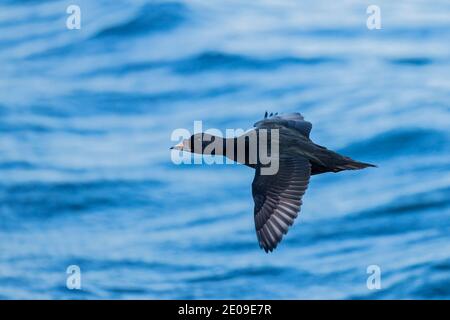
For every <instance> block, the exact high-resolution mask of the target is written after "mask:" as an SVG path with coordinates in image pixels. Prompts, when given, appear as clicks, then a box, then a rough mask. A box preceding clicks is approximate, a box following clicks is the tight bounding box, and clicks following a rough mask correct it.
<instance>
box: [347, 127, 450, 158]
mask: <svg viewBox="0 0 450 320" xmlns="http://www.w3.org/2000/svg"><path fill="white" fill-rule="evenodd" d="M449 146H450V136H449V135H448V133H447V132H444V131H439V130H435V129H422V128H403V129H396V130H391V131H388V132H383V133H380V134H378V135H376V136H375V137H373V138H370V139H367V140H365V141H361V142H357V143H354V144H352V145H349V146H347V147H345V148H343V149H341V150H340V152H342V153H343V154H352V155H355V157H356V156H360V155H363V156H364V157H366V158H372V159H390V158H393V157H396V156H400V155H411V154H419V153H420V154H425V153H427V154H432V153H438V152H442V151H446V150H448V148H449Z"/></svg>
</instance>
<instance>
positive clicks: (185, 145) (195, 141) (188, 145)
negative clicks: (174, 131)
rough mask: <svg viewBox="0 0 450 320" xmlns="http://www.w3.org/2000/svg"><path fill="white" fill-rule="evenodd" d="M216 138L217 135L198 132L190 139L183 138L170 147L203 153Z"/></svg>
mask: <svg viewBox="0 0 450 320" xmlns="http://www.w3.org/2000/svg"><path fill="white" fill-rule="evenodd" d="M215 138H216V137H215V136H212V135H210V134H207V133H196V134H193V135H192V136H191V137H190V138H189V139H184V140H182V141H181V142H180V143H178V144H176V145H174V146H173V147H172V148H170V149H173V150H180V151H187V152H192V153H199V154H203V152H204V150H205V148H206V146H208V145H209V144H210V143H212V142H214V140H215Z"/></svg>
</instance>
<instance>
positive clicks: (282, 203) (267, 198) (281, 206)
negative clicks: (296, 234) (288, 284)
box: [173, 112, 375, 252]
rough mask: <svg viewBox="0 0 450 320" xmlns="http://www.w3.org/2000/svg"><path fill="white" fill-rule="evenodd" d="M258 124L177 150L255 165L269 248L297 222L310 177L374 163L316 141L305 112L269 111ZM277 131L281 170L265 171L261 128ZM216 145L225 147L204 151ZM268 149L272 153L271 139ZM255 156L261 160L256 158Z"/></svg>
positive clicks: (258, 208)
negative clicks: (233, 135)
mask: <svg viewBox="0 0 450 320" xmlns="http://www.w3.org/2000/svg"><path fill="white" fill-rule="evenodd" d="M254 127H255V128H254V129H253V130H250V131H248V132H246V133H245V134H243V135H242V136H239V137H236V138H230V139H223V138H220V137H215V136H210V135H207V134H203V133H202V134H196V135H193V136H192V137H191V138H190V139H187V140H184V141H183V142H182V143H180V144H178V145H177V146H175V147H173V148H174V149H178V150H185V151H190V152H194V153H200V154H213V155H225V156H227V157H228V158H230V159H232V160H234V161H237V162H239V163H242V164H244V165H247V166H249V167H251V168H254V169H255V178H254V179H253V183H252V195H253V200H254V202H255V207H254V219H255V227H256V235H257V237H258V242H259V245H260V247H261V248H263V249H264V250H265V251H266V252H268V251H272V250H273V249H275V248H276V247H277V245H278V243H279V242H280V241H281V240H282V238H283V235H284V234H286V233H287V231H288V228H289V227H290V226H291V225H292V224H293V223H294V219H295V218H296V217H297V215H298V212H299V211H300V206H301V204H302V197H303V195H304V194H305V191H306V189H307V187H308V183H309V179H310V176H311V175H315V174H320V173H325V172H339V171H342V170H357V169H363V168H366V167H375V166H374V165H372V164H369V163H363V162H358V161H355V160H353V159H350V158H348V157H345V156H342V155H340V154H338V153H336V152H334V151H331V150H328V149H327V148H325V147H322V146H319V145H317V144H315V143H314V142H312V141H311V139H310V138H309V134H310V132H311V129H312V125H311V123H310V122H308V121H305V119H304V118H303V116H302V115H301V114H300V113H290V114H284V115H278V114H270V115H269V114H267V112H266V114H265V116H264V119H263V120H261V121H258V122H257V123H255V125H254ZM264 129H265V130H264ZM273 129H277V130H278V134H279V137H278V139H277V140H276V141H277V142H278V145H279V157H278V158H277V159H278V163H279V164H278V172H276V174H272V175H264V174H262V170H264V168H265V167H267V165H264V164H263V163H264V162H262V160H261V159H260V158H259V156H258V152H257V150H258V148H261V145H260V144H259V142H260V141H261V140H260V139H261V132H264V131H266V130H267V132H269V137H271V135H270V132H271V130H273ZM263 141H265V140H263ZM269 141H270V139H269ZM212 143H215V144H216V145H217V146H220V148H217V149H214V150H212V151H208V152H205V151H207V150H208V146H209V145H210V144H212ZM239 145H243V146H245V154H244V155H242V154H238V153H237V148H238V147H237V146H239ZM258 145H259V147H258ZM267 148H268V150H269V153H272V146H271V144H270V143H268V144H267ZM209 149H210V148H209ZM252 155H253V156H254V158H253V160H255V159H256V161H252Z"/></svg>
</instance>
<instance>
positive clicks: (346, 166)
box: [335, 157, 377, 171]
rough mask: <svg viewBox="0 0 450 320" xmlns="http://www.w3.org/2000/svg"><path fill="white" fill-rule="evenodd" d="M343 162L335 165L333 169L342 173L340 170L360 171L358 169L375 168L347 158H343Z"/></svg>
mask: <svg viewBox="0 0 450 320" xmlns="http://www.w3.org/2000/svg"><path fill="white" fill-rule="evenodd" d="M343 160H344V161H342V162H341V163H338V164H336V166H335V168H336V169H339V171H342V170H360V169H364V168H368V167H375V168H376V167H377V166H376V165H374V164H371V163H366V162H359V161H355V160H353V159H350V158H347V157H344V158H343Z"/></svg>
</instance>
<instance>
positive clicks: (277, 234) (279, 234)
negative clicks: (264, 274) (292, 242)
mask: <svg viewBox="0 0 450 320" xmlns="http://www.w3.org/2000/svg"><path fill="white" fill-rule="evenodd" d="M310 175H311V165H310V163H309V161H308V160H307V159H304V158H281V159H280V163H279V170H278V173H277V174H275V175H261V170H260V168H256V172H255V178H254V180H253V183H252V194H253V200H254V202H255V209H254V214H255V216H254V217H255V226H256V235H257V237H258V242H259V246H260V247H261V248H263V249H264V250H265V251H266V252H268V251H272V250H273V249H275V248H276V247H277V245H278V243H279V242H280V241H281V239H282V238H283V234H286V233H287V231H288V228H289V226H291V225H292V224H293V223H294V219H295V218H296V217H297V215H298V212H299V211H300V206H301V204H302V197H303V195H304V194H305V191H306V189H307V187H308V183H309V177H310Z"/></svg>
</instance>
